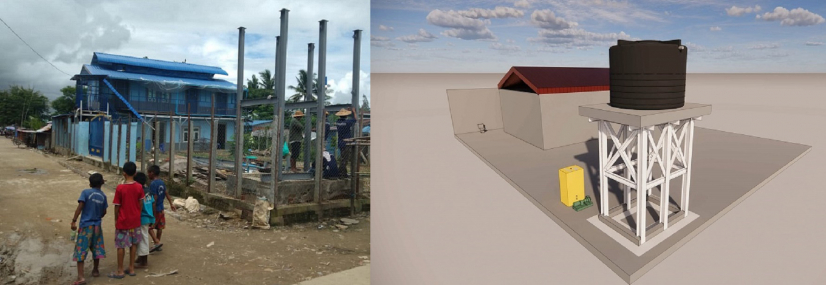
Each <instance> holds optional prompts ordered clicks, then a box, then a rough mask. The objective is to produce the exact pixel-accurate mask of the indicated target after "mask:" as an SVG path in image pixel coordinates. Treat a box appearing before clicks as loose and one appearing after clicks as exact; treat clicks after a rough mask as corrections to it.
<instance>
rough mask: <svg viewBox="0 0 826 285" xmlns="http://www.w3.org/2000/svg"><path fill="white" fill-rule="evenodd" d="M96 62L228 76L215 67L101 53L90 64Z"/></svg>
mask: <svg viewBox="0 0 826 285" xmlns="http://www.w3.org/2000/svg"><path fill="white" fill-rule="evenodd" d="M97 62H107V63H118V64H125V65H131V66H140V67H148V68H157V69H165V70H174V71H186V72H197V73H208V74H221V75H229V74H227V72H226V71H224V69H222V68H220V67H215V66H207V65H198V64H191V63H183V62H172V61H164V60H157V59H148V58H138V57H132V56H125V55H116V54H108V53H102V52H96V53H94V56H93V58H92V64H96V63H97Z"/></svg>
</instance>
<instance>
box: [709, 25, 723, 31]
mask: <svg viewBox="0 0 826 285" xmlns="http://www.w3.org/2000/svg"><path fill="white" fill-rule="evenodd" d="M708 30H709V31H712V32H719V31H722V30H723V28H720V27H718V26H714V27H711V28H708Z"/></svg>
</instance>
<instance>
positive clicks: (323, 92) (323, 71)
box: [313, 20, 327, 218]
mask: <svg viewBox="0 0 826 285" xmlns="http://www.w3.org/2000/svg"><path fill="white" fill-rule="evenodd" d="M318 26H319V27H318V78H319V82H318V87H317V90H318V97H317V100H316V104H318V105H316V116H318V118H319V119H317V120H316V122H315V129H316V133H317V134H318V135H316V140H315V145H316V149H317V150H319V151H317V152H316V154H315V166H316V169H315V191H314V192H313V193H314V195H313V199H314V201H315V202H316V203H319V204H321V178H322V172H324V162H323V159H324V158H323V155H322V152H321V150H322V149H324V147H323V145H324V121H325V120H326V119H327V118H326V117H325V116H324V100H325V97H327V86H326V83H327V82H325V81H326V80H325V78H327V77H326V76H327V20H321V21H319V25H318ZM321 212H322V211H319V215H318V216H319V218H321Z"/></svg>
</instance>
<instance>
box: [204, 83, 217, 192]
mask: <svg viewBox="0 0 826 285" xmlns="http://www.w3.org/2000/svg"><path fill="white" fill-rule="evenodd" d="M210 117H211V119H212V120H211V121H210V131H209V180H208V182H207V193H212V187H213V186H214V184H215V156H216V152H217V151H218V150H217V148H218V144H217V143H215V139H216V138H217V137H218V134H217V133H218V124H216V123H215V92H212V115H210Z"/></svg>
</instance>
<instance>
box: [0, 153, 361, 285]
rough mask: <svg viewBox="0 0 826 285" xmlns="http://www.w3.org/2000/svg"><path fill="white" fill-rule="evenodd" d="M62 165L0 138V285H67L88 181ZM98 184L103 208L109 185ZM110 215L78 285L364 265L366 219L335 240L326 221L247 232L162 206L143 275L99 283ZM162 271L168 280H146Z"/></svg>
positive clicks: (247, 280) (207, 280) (253, 276)
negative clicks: (161, 223)
mask: <svg viewBox="0 0 826 285" xmlns="http://www.w3.org/2000/svg"><path fill="white" fill-rule="evenodd" d="M64 159H65V158H62V157H54V156H51V155H45V154H42V153H40V152H37V151H34V150H30V149H22V148H20V149H18V148H16V147H15V146H14V145H13V144H12V143H11V141H10V140H8V139H3V138H0V284H71V283H72V281H73V279H74V278H75V275H76V268H75V267H72V264H73V262H71V249H72V246H73V245H72V243H71V242H70V241H69V235H70V232H71V230H70V227H69V223H70V221H71V219H72V214H73V212H74V209H75V207H76V206H77V198H78V196H79V195H80V192H81V191H82V190H83V189H85V188H88V180H87V179H86V178H85V177H82V176H80V175H78V174H77V173H75V172H73V171H71V170H69V169H67V168H65V167H63V166H61V165H60V164H59V163H58V161H59V160H64ZM86 167H89V169H92V167H91V166H86ZM98 171H100V170H98ZM105 176H106V178H107V181H109V182H108V184H107V185H106V187H104V192H105V193H106V194H107V196H108V197H107V198H108V199H109V201H110V205H111V201H112V198H114V186H115V185H114V184H115V183H116V182H114V181H115V180H114V179H113V178H114V177H115V175H114V174H107V175H105ZM112 211H114V208H113V207H111V206H110V209H109V213H108V214H107V216H106V217H104V221H103V230H104V242H105V247H106V250H107V257H106V259H103V260H102V261H101V266H100V271H101V274H102V275H103V276H102V277H97V278H92V277H91V276H89V273H90V272H91V262H86V265H87V267H88V268H87V270H86V272H87V276H86V279H87V280H88V284H172V283H174V284H295V283H298V282H300V281H304V280H308V279H311V278H316V277H320V276H324V275H328V274H330V273H333V272H339V271H342V270H346V269H350V268H354V267H357V266H359V265H362V264H366V263H369V256H370V222H369V220H370V219H369V216H368V215H362V216H359V217H355V218H356V219H358V220H359V221H360V222H359V223H358V224H355V225H351V226H349V228H347V229H345V230H339V229H336V228H335V227H334V226H333V225H332V220H327V221H326V222H325V224H326V225H324V226H323V227H322V228H320V229H319V226H320V225H322V224H320V223H315V222H313V223H305V224H298V225H292V226H285V227H276V228H273V229H270V230H250V229H244V227H243V225H244V224H245V222H243V221H237V220H235V221H232V220H230V221H223V220H220V219H218V218H217V213H212V214H204V213H197V214H188V213H185V211H183V210H179V211H178V212H176V213H172V212H170V210H169V209H168V205H167V225H166V227H167V230H166V231H164V235H163V242H164V247H163V251H161V252H156V253H153V254H151V255H150V257H149V265H150V266H149V269H148V270H138V272H137V273H138V275H137V276H136V277H130V276H127V277H126V278H125V279H122V280H115V279H109V278H107V277H104V276H106V274H108V273H109V272H112V271H114V270H115V269H116V267H117V260H116V258H117V255H116V253H117V252H116V249H115V247H114V235H113V233H114V214H112ZM175 216H177V217H178V218H175ZM210 244H212V245H211V246H208V245H210ZM172 270H178V274H175V275H169V276H163V277H147V276H148V275H150V274H154V273H162V272H169V271H172Z"/></svg>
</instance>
